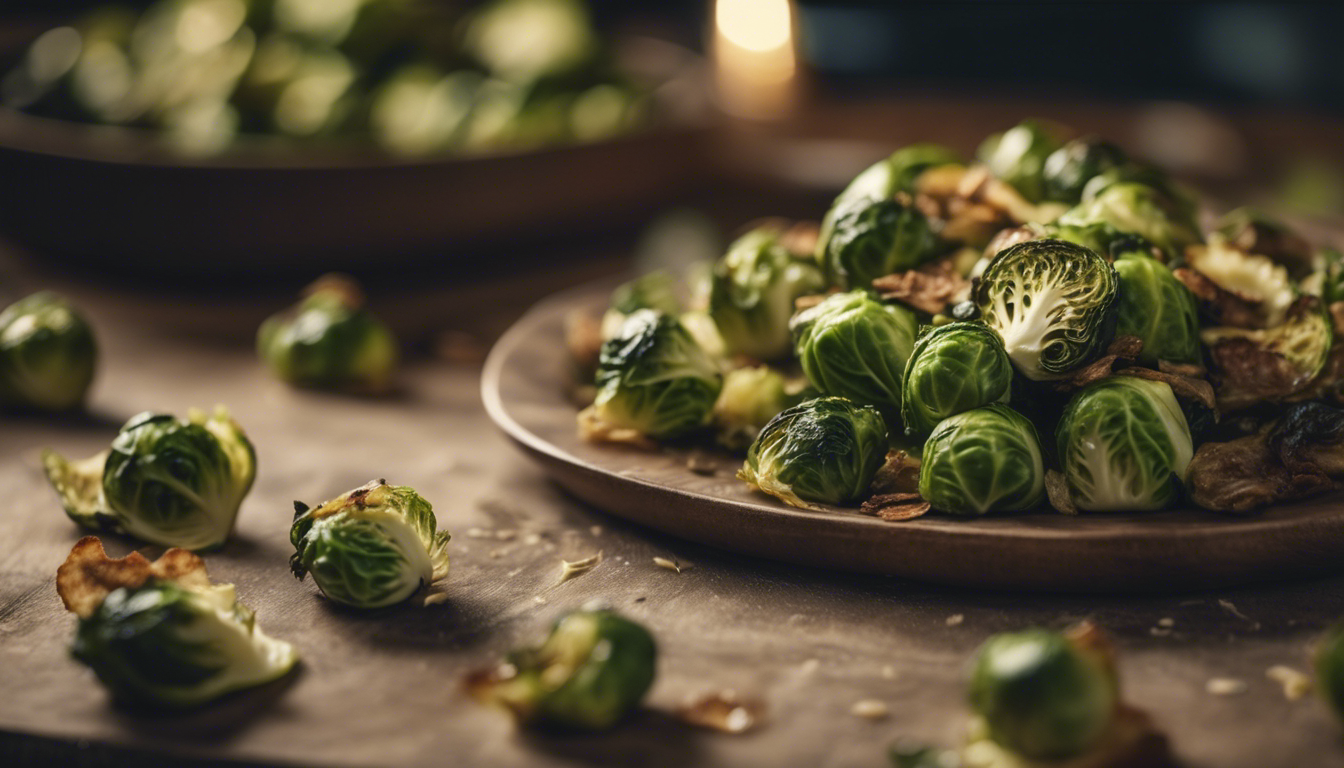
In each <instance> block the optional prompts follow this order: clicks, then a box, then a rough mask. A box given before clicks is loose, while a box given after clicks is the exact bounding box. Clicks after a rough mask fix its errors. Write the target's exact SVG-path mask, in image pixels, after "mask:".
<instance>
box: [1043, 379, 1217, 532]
mask: <svg viewBox="0 0 1344 768" xmlns="http://www.w3.org/2000/svg"><path fill="white" fill-rule="evenodd" d="M1056 437H1057V439H1058V444H1059V460H1060V464H1061V465H1062V468H1063V470H1064V479H1065V480H1066V481H1067V482H1068V485H1069V495H1070V496H1071V497H1072V499H1073V503H1074V505H1075V506H1077V507H1078V509H1081V510H1087V511H1096V512H1125V511H1130V510H1154V509H1162V508H1163V507H1166V506H1169V505H1170V504H1171V503H1172V502H1174V501H1175V500H1176V497H1177V492H1178V489H1179V488H1180V484H1181V481H1182V480H1183V479H1184V477H1185V470H1186V467H1188V466H1189V465H1190V459H1191V457H1192V456H1193V455H1194V445H1193V443H1192V441H1191V438H1190V428H1189V426H1187V424H1186V421H1185V414H1184V413H1182V411H1181V406H1180V404H1179V403H1177V402H1176V396H1175V395H1174V394H1172V391H1171V387H1170V386H1169V385H1167V384H1166V383H1165V382H1161V381H1149V380H1147V379H1138V378H1134V377H1130V376H1113V377H1110V378H1106V379H1102V380H1101V381H1098V382H1096V383H1094V384H1091V385H1089V386H1087V387H1085V388H1083V389H1082V390H1079V391H1078V392H1077V393H1076V394H1075V395H1074V396H1073V398H1072V399H1071V400H1069V404H1068V405H1067V406H1065V408H1064V415H1063V416H1062V417H1061V418H1060V421H1059V427H1058V429H1057V432H1056Z"/></svg>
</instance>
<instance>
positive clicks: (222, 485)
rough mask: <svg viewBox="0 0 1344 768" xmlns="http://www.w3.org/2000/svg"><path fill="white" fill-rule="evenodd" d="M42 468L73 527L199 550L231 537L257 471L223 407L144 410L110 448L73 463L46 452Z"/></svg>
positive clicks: (253, 455)
mask: <svg viewBox="0 0 1344 768" xmlns="http://www.w3.org/2000/svg"><path fill="white" fill-rule="evenodd" d="M42 463H43V466H44V467H45V469H46V473H47V479H48V480H49V481H50V482H51V485H52V487H53V488H55V489H56V494H57V495H58V496H59V497H60V499H61V504H62V506H63V507H64V508H65V512H66V514H67V515H69V516H70V519H72V520H74V521H75V522H76V523H79V524H80V525H84V526H88V527H91V528H103V529H110V530H115V531H119V532H122V533H126V534H128V535H130V536H134V537H135V538H137V539H140V540H141V541H147V542H149V543H151V544H163V545H165V546H174V547H182V548H184V549H197V550H199V549H210V548H213V547H217V546H220V545H222V544H223V543H224V541H225V540H226V539H228V537H229V533H230V532H232V530H233V522H234V519H235V518H236V517H237V516H238V507H239V506H240V505H241V504H242V502H243V497H245V496H247V492H248V491H249V490H251V488H252V481H253V479H254V478H255V477H256V473H257V454H256V452H255V451H254V450H253V449H252V443H251V442H249V441H248V439H247V435H245V434H244V433H243V430H242V428H241V427H239V426H238V424H237V422H235V421H234V420H233V419H232V418H230V417H229V412H228V410H227V409H225V408H224V407H223V406H218V407H216V408H215V412H214V414H213V415H211V416H206V415H205V414H204V413H202V412H201V411H198V410H195V409H193V410H192V411H191V412H189V413H188V415H187V418H185V419H179V418H177V417H175V416H172V415H171V414H165V413H150V412H148V411H147V412H145V413H142V414H140V415H138V416H133V417H131V419H130V421H127V422H126V424H125V426H123V427H122V428H121V432H120V433H118V435H117V437H116V439H115V440H113V441H112V447H111V448H110V449H109V450H107V451H104V452H102V453H100V454H98V455H96V456H93V457H92V458H89V459H86V460H84V461H73V462H72V461H68V460H66V459H65V457H63V456H61V455H60V454H58V453H56V452H55V451H52V450H47V451H45V452H43V454H42Z"/></svg>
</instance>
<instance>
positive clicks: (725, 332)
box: [709, 226, 825, 360]
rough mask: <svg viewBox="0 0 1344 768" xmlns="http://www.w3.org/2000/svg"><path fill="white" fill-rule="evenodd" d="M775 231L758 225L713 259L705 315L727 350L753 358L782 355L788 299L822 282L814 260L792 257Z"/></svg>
mask: <svg viewBox="0 0 1344 768" xmlns="http://www.w3.org/2000/svg"><path fill="white" fill-rule="evenodd" d="M780 235H781V231H780V230H779V229H778V228H777V227H772V226H763V227H758V228H757V229H754V230H752V231H750V232H748V233H747V234H745V235H743V236H742V237H740V238H738V239H737V241H736V242H734V243H733V244H732V245H731V246H729V247H728V253H727V254H725V255H724V256H723V258H721V259H720V260H719V261H718V263H717V264H715V265H714V272H713V277H712V278H711V281H710V290H709V316H710V317H712V318H713V319H714V324H715V325H716V326H717V327H718V330H719V335H720V336H721V337H722V338H723V342H724V347H725V349H726V350H727V351H728V352H729V353H732V354H740V355H746V356H747V357H751V358H754V359H756V360H774V359H778V358H782V357H787V356H788V354H789V352H790V351H791V349H792V347H791V345H790V337H789V318H790V317H792V316H793V309H794V307H793V302H794V300H795V299H797V298H798V297H799V296H805V295H808V294H813V293H818V292H820V291H821V290H823V289H824V288H825V281H824V280H823V279H822V277H821V270H819V269H818V268H817V266H816V264H814V263H811V262H810V261H804V260H802V259H799V258H796V257H795V256H794V255H793V254H792V253H790V252H789V250H788V249H787V248H786V247H785V245H784V244H783V243H781V242H780Z"/></svg>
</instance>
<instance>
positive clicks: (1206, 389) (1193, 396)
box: [1115, 366, 1218, 418]
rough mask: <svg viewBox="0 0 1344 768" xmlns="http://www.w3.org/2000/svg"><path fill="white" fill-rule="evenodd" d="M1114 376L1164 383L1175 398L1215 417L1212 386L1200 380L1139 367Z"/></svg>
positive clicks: (1123, 370) (1123, 369) (1121, 371)
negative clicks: (1195, 404)
mask: <svg viewBox="0 0 1344 768" xmlns="http://www.w3.org/2000/svg"><path fill="white" fill-rule="evenodd" d="M1115 375H1117V376H1133V377H1134V378H1137V379H1148V380H1149V381H1162V382H1166V383H1167V384H1168V385H1169V386H1170V387H1171V392H1172V394H1174V395H1176V397H1177V398H1179V399H1181V400H1191V401H1193V402H1196V403H1199V404H1200V405H1202V406H1204V407H1205V408H1208V409H1209V410H1211V411H1213V412H1214V416H1215V418H1216V417H1217V414H1218V403H1217V401H1216V400H1215V398H1214V394H1213V385H1212V384H1210V383H1209V382H1208V381H1205V380H1204V379H1202V378H1198V377H1195V376H1182V375H1180V374H1175V373H1168V372H1166V371H1154V370H1153V369H1152V368H1140V367H1139V366H1131V367H1129V368H1122V369H1120V370H1118V371H1116V372H1115Z"/></svg>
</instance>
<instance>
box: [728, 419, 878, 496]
mask: <svg viewBox="0 0 1344 768" xmlns="http://www.w3.org/2000/svg"><path fill="white" fill-rule="evenodd" d="M886 455H887V427H886V425H885V424H884V423H883V421H882V416H881V414H879V413H878V412H877V410H876V409H875V408H872V407H869V406H861V405H855V404H854V403H852V402H850V401H849V400H846V399H845V398H843V397H818V398H816V399H813V400H807V401H805V402H802V403H799V404H798V405H795V406H793V407H792V408H789V409H787V410H785V411H783V412H781V413H780V414H779V415H777V416H775V418H773V419H771V420H770V423H768V424H766V425H765V427H763V428H762V429H761V434H760V435H759V436H758V437H757V438H756V442H754V443H752V444H751V448H749V449H748V450H747V460H746V462H744V463H743V464H742V469H740V470H738V473H737V476H738V478H739V479H741V480H743V481H745V482H746V483H747V485H749V486H751V487H752V488H754V489H756V490H758V491H762V492H764V493H768V494H770V495H771V496H774V497H775V498H777V499H779V500H780V501H783V502H784V503H786V504H788V505H790V506H794V507H800V508H803V509H814V508H816V505H815V504H811V503H809V502H817V503H819V504H847V503H850V502H853V501H856V500H858V499H859V498H862V497H863V496H865V495H866V494H867V493H868V486H869V485H871V484H872V482H873V476H874V475H876V474H877V469H878V467H880V466H882V462H883V461H884V460H885V459H886Z"/></svg>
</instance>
